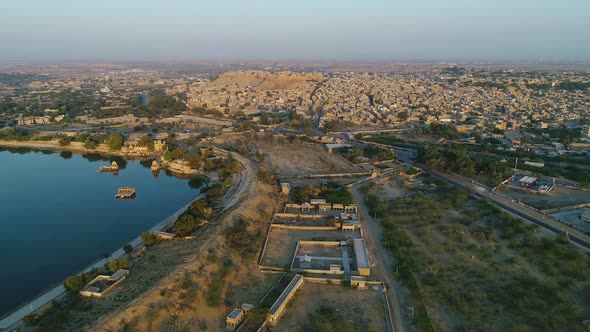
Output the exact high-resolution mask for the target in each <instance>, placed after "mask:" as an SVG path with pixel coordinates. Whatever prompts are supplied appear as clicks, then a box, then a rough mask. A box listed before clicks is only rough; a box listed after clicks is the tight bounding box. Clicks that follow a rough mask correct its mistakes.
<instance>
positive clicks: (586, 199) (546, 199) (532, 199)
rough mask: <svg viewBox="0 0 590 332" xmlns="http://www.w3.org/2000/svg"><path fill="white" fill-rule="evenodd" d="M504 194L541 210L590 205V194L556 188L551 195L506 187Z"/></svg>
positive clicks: (503, 190)
mask: <svg viewBox="0 0 590 332" xmlns="http://www.w3.org/2000/svg"><path fill="white" fill-rule="evenodd" d="M502 193H503V194H504V195H506V196H509V197H511V198H513V199H515V200H517V201H520V202H523V203H524V204H526V205H530V206H532V207H534V208H536V209H539V210H545V209H553V208H559V207H563V206H570V205H576V204H582V203H590V192H588V191H582V190H576V189H571V188H565V187H561V186H555V188H553V190H552V191H551V192H550V193H549V194H540V193H539V194H537V193H532V192H531V193H527V192H525V191H522V190H517V189H509V187H505V188H503V189H502Z"/></svg>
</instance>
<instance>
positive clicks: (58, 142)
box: [57, 136, 71, 146]
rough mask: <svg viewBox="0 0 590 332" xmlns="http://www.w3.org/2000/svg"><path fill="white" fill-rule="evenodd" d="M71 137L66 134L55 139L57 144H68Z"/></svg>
mask: <svg viewBox="0 0 590 332" xmlns="http://www.w3.org/2000/svg"><path fill="white" fill-rule="evenodd" d="M70 142H71V139H70V138H69V137H68V136H64V137H61V138H60V139H58V140H57V144H59V145H61V146H66V145H70Z"/></svg>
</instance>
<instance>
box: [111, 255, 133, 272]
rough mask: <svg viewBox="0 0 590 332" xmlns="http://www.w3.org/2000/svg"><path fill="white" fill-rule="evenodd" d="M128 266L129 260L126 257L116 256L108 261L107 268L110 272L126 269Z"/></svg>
mask: <svg viewBox="0 0 590 332" xmlns="http://www.w3.org/2000/svg"><path fill="white" fill-rule="evenodd" d="M128 267H129V260H128V259H127V258H117V259H113V260H112V261H110V262H109V270H111V272H117V271H118V270H121V269H127V268H128Z"/></svg>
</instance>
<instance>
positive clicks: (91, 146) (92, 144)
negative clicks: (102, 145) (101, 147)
mask: <svg viewBox="0 0 590 332" xmlns="http://www.w3.org/2000/svg"><path fill="white" fill-rule="evenodd" d="M84 147H85V148H86V149H88V150H94V149H96V148H97V147H98V143H96V142H95V141H94V140H93V139H92V138H91V137H88V138H87V139H86V141H85V142H84Z"/></svg>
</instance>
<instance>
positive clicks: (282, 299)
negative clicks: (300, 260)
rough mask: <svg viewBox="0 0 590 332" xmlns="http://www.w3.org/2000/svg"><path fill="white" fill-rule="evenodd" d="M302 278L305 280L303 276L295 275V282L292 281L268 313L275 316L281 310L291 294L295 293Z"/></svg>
mask: <svg viewBox="0 0 590 332" xmlns="http://www.w3.org/2000/svg"><path fill="white" fill-rule="evenodd" d="M302 278H303V276H302V275H301V274H296V275H295V277H294V278H293V280H291V282H290V283H289V285H287V288H285V290H284V291H283V292H282V293H281V296H279V298H278V299H277V300H276V301H275V303H274V304H273V305H272V307H270V310H269V311H268V313H269V314H271V315H274V314H276V313H277V311H278V310H279V308H280V307H281V306H282V305H283V303H284V302H285V300H286V299H287V297H288V296H289V294H291V292H292V291H293V289H294V288H295V286H296V285H297V284H298V283H299V281H300V280H301V279H302Z"/></svg>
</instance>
